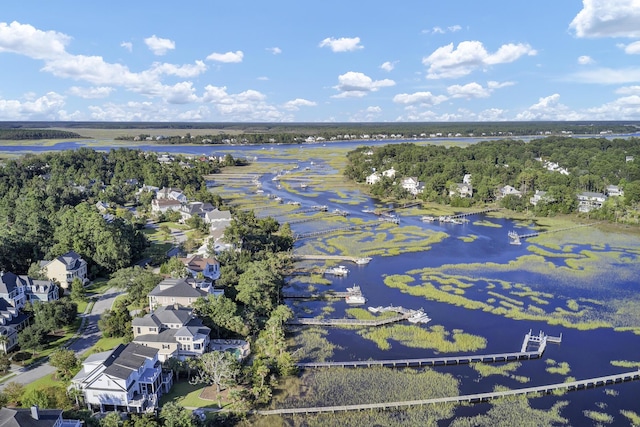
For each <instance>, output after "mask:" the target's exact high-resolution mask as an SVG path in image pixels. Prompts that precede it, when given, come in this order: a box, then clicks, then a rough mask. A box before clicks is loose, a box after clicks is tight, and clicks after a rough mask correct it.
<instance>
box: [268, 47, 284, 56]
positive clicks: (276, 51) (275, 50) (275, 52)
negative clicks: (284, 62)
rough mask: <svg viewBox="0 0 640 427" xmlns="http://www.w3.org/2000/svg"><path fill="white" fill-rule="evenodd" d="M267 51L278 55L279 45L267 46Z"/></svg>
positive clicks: (279, 51)
mask: <svg viewBox="0 0 640 427" xmlns="http://www.w3.org/2000/svg"><path fill="white" fill-rule="evenodd" d="M267 51H269V52H271V53H272V54H274V55H279V54H281V53H282V49H280V48H279V47H268V48H267Z"/></svg>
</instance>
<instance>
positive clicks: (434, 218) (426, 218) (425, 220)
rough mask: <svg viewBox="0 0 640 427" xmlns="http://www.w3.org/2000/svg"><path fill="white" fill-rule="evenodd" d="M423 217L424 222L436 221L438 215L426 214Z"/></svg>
mask: <svg viewBox="0 0 640 427" xmlns="http://www.w3.org/2000/svg"><path fill="white" fill-rule="evenodd" d="M421 219H422V222H434V221H435V220H436V217H435V216H431V215H424V216H423V217H422V218H421Z"/></svg>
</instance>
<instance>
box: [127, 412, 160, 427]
mask: <svg viewBox="0 0 640 427" xmlns="http://www.w3.org/2000/svg"><path fill="white" fill-rule="evenodd" d="M122 425H123V427H160V424H159V423H158V420H157V419H156V417H155V415H153V414H142V415H138V414H131V420H127V421H125V422H124V424H122Z"/></svg>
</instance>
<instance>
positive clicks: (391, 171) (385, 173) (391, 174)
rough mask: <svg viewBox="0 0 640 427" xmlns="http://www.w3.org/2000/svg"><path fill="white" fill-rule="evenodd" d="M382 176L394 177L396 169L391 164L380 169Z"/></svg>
mask: <svg viewBox="0 0 640 427" xmlns="http://www.w3.org/2000/svg"><path fill="white" fill-rule="evenodd" d="M382 176H386V177H387V178H394V177H395V176H396V170H395V169H394V168H393V166H392V167H391V169H387V170H386V171H382Z"/></svg>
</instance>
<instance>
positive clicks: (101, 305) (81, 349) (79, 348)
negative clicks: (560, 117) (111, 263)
mask: <svg viewBox="0 0 640 427" xmlns="http://www.w3.org/2000/svg"><path fill="white" fill-rule="evenodd" d="M123 293H124V292H123V291H122V290H120V289H117V288H111V289H109V290H107V291H106V292H105V293H104V294H102V295H100V297H99V298H98V300H97V301H96V302H95V304H94V305H93V308H92V309H91V313H88V314H81V315H80V316H79V317H80V318H83V321H82V324H81V326H80V330H79V332H78V334H77V335H78V337H77V339H76V340H75V341H73V342H72V343H71V344H70V345H68V346H67V347H68V348H69V349H70V350H73V351H74V353H76V356H80V355H82V354H84V353H85V352H86V351H87V350H89V349H90V348H91V347H93V346H94V345H95V344H96V343H97V342H98V340H99V339H100V337H101V336H102V334H101V333H100V331H99V330H98V319H100V315H101V314H102V313H103V312H104V311H105V310H107V309H110V308H111V306H112V305H113V302H114V301H115V299H116V297H117V296H118V295H122V294H123ZM11 371H12V372H15V373H16V374H17V375H15V376H13V377H11V378H9V379H7V380H6V381H5V382H4V383H2V384H0V390H2V389H4V386H5V385H6V384H7V383H9V382H16V383H19V384H29V383H31V382H33V381H35V380H37V379H40V378H42V377H44V376H46V375H49V374H52V373H54V372H55V371H56V368H54V367H53V366H51V365H49V363H48V359H47V360H45V361H44V362H42V363H40V364H39V365H37V366H26V367H18V366H14V367H12V368H11Z"/></svg>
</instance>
